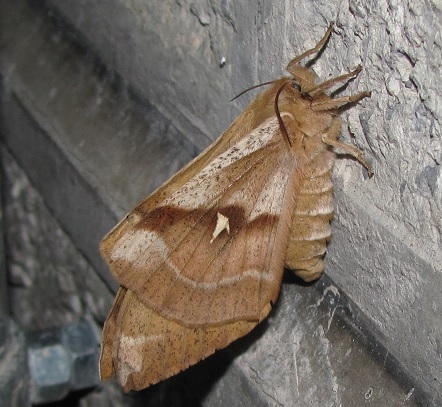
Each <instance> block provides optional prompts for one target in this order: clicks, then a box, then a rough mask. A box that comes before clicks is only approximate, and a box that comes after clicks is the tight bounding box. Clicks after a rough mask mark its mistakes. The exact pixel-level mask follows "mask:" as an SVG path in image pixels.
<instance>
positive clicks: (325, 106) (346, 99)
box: [310, 92, 371, 112]
mask: <svg viewBox="0 0 442 407" xmlns="http://www.w3.org/2000/svg"><path fill="white" fill-rule="evenodd" d="M370 96H371V92H360V93H356V94H355V95H350V96H342V97H339V98H335V99H328V100H322V101H320V102H313V103H311V104H310V107H311V108H312V109H313V110H316V111H318V112H322V111H324V110H331V109H338V108H340V107H342V106H344V105H347V104H349V103H354V102H358V101H359V100H361V99H363V98H366V97H370Z"/></svg>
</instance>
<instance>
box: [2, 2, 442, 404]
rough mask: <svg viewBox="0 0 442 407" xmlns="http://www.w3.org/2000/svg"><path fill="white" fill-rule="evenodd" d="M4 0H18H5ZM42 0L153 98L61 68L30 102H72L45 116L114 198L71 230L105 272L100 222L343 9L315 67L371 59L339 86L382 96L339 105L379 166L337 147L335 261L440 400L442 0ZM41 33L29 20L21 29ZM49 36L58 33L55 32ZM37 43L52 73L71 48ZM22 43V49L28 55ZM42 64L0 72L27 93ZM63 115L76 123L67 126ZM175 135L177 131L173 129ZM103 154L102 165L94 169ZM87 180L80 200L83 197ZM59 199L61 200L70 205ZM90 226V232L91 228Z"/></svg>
mask: <svg viewBox="0 0 442 407" xmlns="http://www.w3.org/2000/svg"><path fill="white" fill-rule="evenodd" d="M3 4H6V5H8V7H9V6H10V4H9V2H7V1H5V0H3ZM11 4H12V3H11ZM16 4H18V5H19V4H21V2H16ZM46 4H47V6H48V7H49V10H51V11H52V12H53V13H54V14H55V15H56V16H57V17H58V18H59V19H61V21H63V24H68V25H69V26H70V29H71V34H72V33H73V35H75V36H76V40H78V41H79V43H81V44H82V45H83V46H84V49H85V50H86V51H85V52H84V49H82V50H80V51H79V53H80V56H79V57H83V58H86V59H87V58H89V59H93V58H95V57H96V56H97V57H98V59H99V60H100V61H101V63H102V64H103V65H104V66H105V67H106V69H107V72H108V73H109V72H110V73H111V75H110V76H111V78H110V79H109V81H110V82H112V83H115V79H118V81H119V83H120V86H121V88H123V89H126V88H127V89H129V92H128V95H133V94H134V95H136V97H137V98H138V100H139V101H141V102H142V103H141V104H142V105H144V106H149V107H148V108H146V110H145V111H141V112H140V111H139V110H137V109H138V108H133V107H130V108H129V107H127V108H126V107H125V110H124V111H119V107H120V106H122V105H124V106H132V105H131V104H130V102H127V100H126V99H125V93H124V92H123V93H122V94H123V96H121V93H117V95H119V96H115V94H114V93H106V92H107V91H106V89H107V88H106V87H105V86H102V85H98V86H95V85H93V84H91V88H90V92H91V94H92V98H89V99H88V100H89V103H91V102H90V100H93V101H95V102H94V104H93V105H90V104H89V105H88V106H87V107H85V108H84V110H75V109H74V107H75V106H77V109H78V106H81V101H82V100H83V99H82V98H85V99H84V100H86V96H91V95H86V94H84V93H80V92H78V90H77V89H76V86H75V85H76V82H75V80H74V82H70V83H65V82H64V81H65V76H63V75H62V72H60V76H59V77H58V76H57V75H56V76H55V77H48V78H46V80H47V81H48V82H49V81H51V82H52V93H51V94H49V95H47V96H46V98H43V99H44V100H46V105H44V106H40V105H38V106H37V108H36V106H30V107H29V106H26V107H27V108H28V109H29V108H33V109H34V110H36V111H37V112H38V113H37V114H40V115H41V114H42V112H47V111H48V109H49V110H50V111H51V112H52V113H51V114H53V115H55V117H60V116H63V119H59V121H57V120H58V119H57V120H56V121H55V125H54V124H51V125H52V126H55V129H56V132H55V133H56V134H57V137H56V139H55V143H57V146H58V147H57V148H60V149H62V150H63V151H64V150H66V151H68V152H69V153H68V157H69V160H70V161H71V162H75V160H78V157H81V160H82V162H81V164H82V166H81V167H82V168H83V170H82V171H84V174H82V177H85V178H86V179H88V180H90V184H91V185H92V188H93V189H94V191H95V192H97V193H98V197H99V204H100V205H103V208H104V209H103V210H102V211H101V212H100V213H102V214H103V213H105V212H106V215H105V216H104V215H102V216H103V219H101V220H100V222H99V226H97V227H95V228H94V227H93V225H91V224H86V225H85V226H84V228H75V227H74V228H73V230H74V235H76V239H77V240H78V241H79V242H80V243H79V245H80V246H81V244H82V243H81V242H82V241H83V242H84V243H83V247H80V248H81V249H82V250H83V252H84V253H85V256H86V257H87V258H88V259H89V260H90V261H91V262H92V264H93V265H94V266H96V269H97V270H98V272H99V274H100V275H101V276H103V278H104V279H105V280H106V281H108V283H109V284H110V285H111V283H110V279H109V276H107V277H106V270H105V268H104V267H103V265H102V264H100V263H99V260H98V259H97V255H96V251H95V248H96V245H95V246H94V241H95V243H96V241H97V240H98V235H100V233H104V232H105V228H106V227H109V226H110V225H111V224H112V222H113V221H114V220H115V218H116V217H117V216H120V215H121V214H122V213H124V212H125V211H127V210H129V209H130V208H131V207H132V206H133V205H134V204H135V203H136V201H137V200H138V199H140V198H142V197H143V196H144V195H146V194H147V193H148V192H149V191H150V190H152V189H153V187H154V186H156V185H158V183H159V182H160V181H161V180H163V179H165V178H167V176H168V175H169V174H170V173H172V172H173V171H174V170H176V168H178V167H179V166H181V165H182V164H183V163H185V162H186V161H187V160H188V159H190V157H191V156H193V155H194V153H195V151H197V150H201V149H202V148H203V147H205V146H206V145H207V144H208V143H209V142H210V140H213V139H214V138H216V137H217V135H219V134H220V133H221V132H222V131H223V129H225V128H226V127H227V125H228V124H229V123H230V122H231V121H232V120H233V118H234V117H235V116H236V115H237V114H238V113H239V112H240V111H241V110H242V109H243V108H244V106H245V105H246V104H247V101H248V100H250V98H252V97H253V96H252V95H246V96H245V97H242V98H241V99H240V100H236V101H234V102H232V103H228V100H229V99H230V98H231V97H232V96H234V95H235V94H237V93H238V92H239V91H241V90H242V89H244V88H247V87H249V86H251V85H253V84H256V83H259V82H263V81H266V80H271V79H273V78H275V77H278V76H280V75H281V74H282V73H283V69H284V66H285V64H286V63H287V62H288V60H289V59H290V58H291V57H293V56H294V55H297V54H299V53H300V52H302V51H303V50H305V49H306V48H308V47H311V46H312V45H314V44H315V43H316V42H317V41H318V40H319V38H320V37H321V36H322V35H323V33H324V32H325V29H326V27H327V26H328V24H329V22H330V21H332V20H334V21H336V27H335V30H334V34H333V36H332V38H331V40H330V42H329V44H328V46H327V49H326V50H325V52H324V53H323V54H322V56H321V58H320V59H319V60H318V61H317V63H316V64H315V70H316V72H317V73H318V74H319V75H320V76H321V77H322V78H327V77H328V76H329V75H337V74H339V73H342V72H345V71H347V70H349V69H351V68H353V67H355V66H356V65H357V64H359V63H361V64H362V65H363V67H364V71H363V73H362V74H361V75H360V76H359V77H358V78H357V79H356V80H355V81H354V82H352V83H351V84H350V85H349V86H348V88H347V89H346V91H345V92H346V93H354V92H356V91H357V90H367V89H370V90H372V92H373V95H372V97H371V99H366V100H364V102H363V103H361V104H359V105H358V106H356V107H354V108H352V109H351V110H349V111H348V113H347V114H346V115H345V119H344V126H343V138H344V140H346V141H347V142H350V143H354V144H355V145H356V146H358V147H359V148H360V149H362V150H363V151H365V152H366V154H367V156H368V158H369V159H370V160H371V161H372V163H373V166H374V170H375V177H374V178H372V179H370V180H367V179H364V177H363V172H362V170H361V168H360V166H359V165H358V164H357V163H355V162H354V161H352V160H345V159H343V160H341V161H339V162H338V164H337V167H336V171H335V175H336V177H335V179H336V182H335V185H336V206H337V211H336V212H337V213H336V219H335V221H334V223H333V232H334V237H333V242H332V244H331V246H330V247H329V252H328V256H327V265H326V273H327V274H328V275H329V276H330V277H331V279H332V280H333V281H334V283H335V284H336V286H337V287H338V288H339V290H341V291H342V292H343V293H345V295H346V296H348V297H349V298H350V300H351V301H352V302H353V303H354V304H355V305H356V307H358V308H359V309H360V310H361V312H362V314H363V315H364V318H366V320H367V321H368V323H369V324H370V326H371V329H372V332H373V333H374V334H375V337H376V338H377V339H378V340H379V341H380V343H382V344H383V345H384V346H385V347H386V349H387V350H388V352H389V353H391V354H392V355H393V356H394V357H395V358H396V359H397V360H398V361H399V363H400V364H401V365H402V366H403V368H404V369H405V370H406V371H407V372H408V373H409V374H410V376H411V377H413V378H414V379H415V380H416V383H418V385H419V386H420V387H422V388H423V389H424V390H425V391H426V392H427V393H428V394H430V395H432V396H430V397H433V401H434V402H435V403H436V402H437V400H439V399H437V397H438V396H437V395H438V394H441V393H442V367H441V366H442V360H441V359H442V356H441V355H442V344H441V338H442V322H441V317H440V315H441V314H442V295H441V293H442V266H441V264H442V254H441V253H442V252H441V233H442V222H441V219H442V175H441V165H440V164H441V160H442V142H441V116H442V107H441V104H440V102H439V101H440V98H441V95H442V85H441V82H440V80H439V76H440V75H439V74H440V70H441V61H442V57H441V45H442V38H441V28H442V27H441V26H442V23H441V21H442V5H441V4H440V2H437V1H436V0H434V1H433V2H431V1H424V0H418V1H413V2H411V1H410V2H396V1H366V2H347V1H343V2H338V1H328V2H321V1H319V2H309V1H303V0H299V1H296V2H287V1H273V2H258V3H251V2H233V1H229V0H223V1H220V2H214V1H211V0H210V1H206V2H203V1H198V2H188V1H185V0H176V1H172V0H166V1H149V2H145V1H137V0H132V1H120V0H109V1H107V2H106V3H103V2H100V1H93V0H89V1H87V2H71V1H64V2H60V1H47V2H46ZM18 5H16V6H14V7H16V8H17V9H18V8H19V7H21V6H18ZM23 10H27V9H26V8H25V6H23V8H22V9H21V12H22V13H24V12H25V11H23ZM26 12H28V11H26ZM16 15H17V16H20V14H19V13H18V12H17V14H16ZM19 20H20V19H19ZM32 35H33V34H32V32H29V33H28V36H29V38H28V40H31V37H32ZM51 41H54V43H57V38H55V39H54V38H51ZM58 41H60V38H58ZM48 42H49V43H50V41H48ZM9 43H10V42H9ZM15 45H17V44H15ZM42 46H43V45H42ZM45 46H48V44H45ZM54 47H55V45H54ZM33 49H35V52H36V54H35V55H33V56H31V57H33V58H35V61H36V64H37V65H38V64H48V66H47V72H48V73H51V74H53V72H54V71H56V67H57V63H60V61H62V60H63V58H62V56H61V54H60V53H58V54H57V52H59V51H57V52H55V53H54V55H53V58H52V59H51V60H40V59H39V57H38V52H39V48H38V47H33ZM17 50H19V47H18V46H15V47H14V48H12V47H11V49H9V48H8V49H7V52H8V55H9V56H10V55H14V52H15V53H16V57H17V59H20V54H19V51H17ZM57 57H58V58H59V60H57ZM28 58H30V56H29V55H22V59H23V60H24V59H28ZM54 68H55V69H54ZM63 69H71V70H72V72H70V75H74V76H70V77H71V78H77V80H78V81H79V82H84V81H85V80H87V79H85V75H86V74H87V73H86V72H85V71H84V70H82V69H81V68H79V67H77V66H76V65H75V63H74V64H72V65H70V66H68V68H65V65H63ZM33 72H34V69H33V66H32V65H31V66H29V67H28V70H27V71H26V72H24V73H22V72H18V73H17V67H15V66H11V65H7V64H6V65H5V64H4V65H3V67H2V75H3V76H4V77H5V78H6V80H5V82H6V83H7V84H8V85H9V86H11V87H12V88H13V89H14V92H15V93H17V94H20V91H22V92H23V93H22V94H25V92H26V89H27V86H31V84H33V83H35V81H36V79H35V78H33V76H32V75H33ZM20 74H21V76H20ZM64 74H66V72H64ZM75 75H77V76H75ZM41 80H42V79H41V78H39V79H38V81H41ZM106 80H107V79H106ZM23 82H24V83H23ZM34 87H35V86H34ZM66 87H68V88H71V90H70V92H71V94H72V98H71V99H70V100H69V101H68V102H69V103H71V105H69V104H64V105H63V106H61V105H60V103H61V102H60V100H59V99H58V98H57V96H58V95H59V94H60V93H61V92H63V91H64V92H66V89H65V88H66ZM42 89H43V88H42ZM46 89H47V87H45V88H44V90H46ZM126 96H127V95H126ZM127 98H128V99H129V96H127ZM25 99H26V98H25ZM28 100H29V99H28ZM126 102H127V103H126ZM29 103H30V105H32V100H31V101H29ZM112 109H113V110H112ZM102 111H104V112H106V113H100V112H102ZM152 111H159V112H160V113H161V114H162V115H163V116H164V118H165V121H164V123H167V124H166V125H162V124H158V125H155V124H152V125H151V127H152V132H153V133H155V134H160V133H161V134H164V132H166V134H167V136H166V138H165V139H162V140H161V143H160V142H158V141H155V140H158V139H157V138H155V136H152V138H150V135H149V134H148V135H145V134H143V133H142V132H138V129H140V127H139V125H137V123H140V122H139V120H141V121H143V120H147V121H152V123H155V122H154V121H153V120H154V119H153V118H152V117H151V116H149V112H152ZM67 112H68V113H67ZM109 112H114V113H109ZM102 114H105V121H107V122H108V127H107V128H103V127H100V128H94V126H93V120H91V118H94V119H97V117H100V115H102ZM43 121H44V120H43ZM65 123H68V124H69V126H68V128H67V129H66V128H65V127H63V129H62V130H60V129H61V127H62V125H63V126H64V125H65ZM128 123H130V125H128ZM86 129H87V131H88V133H85V131H86ZM66 130H67V131H66ZM91 132H93V133H91ZM65 134H66V136H65ZM90 134H94V139H93V140H92V141H91V137H90ZM179 134H181V135H182V136H183V138H181V139H178V137H179ZM177 139H178V144H176V141H177ZM170 140H172V141H170ZM7 143H8V144H13V143H12V141H11V140H7ZM153 145H155V146H156V147H157V149H156V150H153V147H152V146H153ZM17 154H18V153H17ZM150 154H152V155H158V154H165V157H166V158H165V159H163V160H162V166H160V167H154V168H149V166H150V163H151V162H154V161H153V160H150V157H151V155H150ZM109 162H110V163H111V165H110V166H109ZM106 163H108V164H107V169H106V171H104V172H100V171H98V170H97V167H99V166H104V165H106ZM43 164H44V163H43ZM43 164H42V165H43ZM146 168H147V169H146ZM145 171H150V172H149V174H145V173H144V172H145ZM91 174H92V175H91ZM157 174H158V177H157V176H156V175H157ZM86 195H87V194H86V192H84V195H80V197H79V198H78V197H77V198H73V199H74V202H77V204H78V205H81V202H82V201H81V199H82V198H81V197H82V196H86ZM54 202H55V198H54ZM91 205H92V206H93V204H92V203H91ZM54 206H55V212H56V213H57V210H58V213H59V215H60V214H61V213H62V212H63V208H58V209H57V205H56V204H54ZM74 212H75V211H74ZM78 216H79V218H75V215H72V217H71V218H70V219H68V220H66V221H65V222H66V223H67V225H65V227H66V228H69V227H70V226H69V225H71V226H72V224H75V223H76V222H78V221H79V220H78V219H81V216H82V215H81V214H78ZM60 217H62V216H61V215H60ZM112 219H114V220H112ZM78 229H81V230H78ZM93 229H94V230H93ZM97 229H98V230H97ZM89 232H90V233H89ZM92 233H93V234H94V236H95V235H97V238H95V237H94V239H90V238H89V239H86V240H84V239H83V240H82V237H83V236H90V235H91V234H92ZM435 400H436V401H435Z"/></svg>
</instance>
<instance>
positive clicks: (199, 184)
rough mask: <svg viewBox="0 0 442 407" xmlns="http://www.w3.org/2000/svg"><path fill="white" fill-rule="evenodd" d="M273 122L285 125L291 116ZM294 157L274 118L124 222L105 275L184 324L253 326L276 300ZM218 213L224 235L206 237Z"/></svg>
mask: <svg viewBox="0 0 442 407" xmlns="http://www.w3.org/2000/svg"><path fill="white" fill-rule="evenodd" d="M283 118H284V120H285V121H286V123H287V126H288V128H291V125H292V123H291V122H292V121H293V120H294V119H293V117H292V116H291V115H290V114H283ZM303 160H304V158H303V156H302V154H297V152H296V151H295V152H293V151H289V150H287V147H286V145H285V143H284V141H283V139H282V137H281V135H280V130H279V124H278V121H277V120H276V119H275V118H273V119H269V120H266V121H264V122H263V123H261V125H260V126H259V127H258V128H256V129H254V130H253V131H251V132H250V133H249V134H247V135H245V136H244V137H243V138H241V139H237V140H236V143H234V144H231V145H230V146H229V147H228V148H226V149H225V151H223V152H222V153H221V154H220V155H219V156H217V157H215V158H213V159H212V160H211V161H208V162H206V165H205V166H204V167H203V168H201V170H200V171H199V172H197V173H196V174H194V176H193V177H191V178H189V180H188V181H187V182H186V183H184V184H182V185H181V186H180V187H178V188H176V189H175V190H173V191H171V193H170V194H169V195H168V196H167V198H165V199H163V200H157V201H156V202H155V204H156V205H155V209H153V210H151V211H150V212H144V213H139V214H137V216H136V217H134V218H133V219H137V218H138V219H139V220H138V222H137V223H135V224H134V225H132V228H131V229H128V230H126V231H125V233H124V234H119V235H118V239H117V240H116V241H114V242H112V248H111V250H110V257H109V264H110V267H111V270H112V272H113V274H114V275H115V277H116V278H117V279H118V281H119V282H120V284H122V285H123V286H124V287H126V288H128V289H129V290H131V291H133V292H134V293H135V294H136V295H137V296H138V298H139V300H140V301H141V302H142V303H143V304H144V305H145V306H146V307H149V308H150V309H152V310H154V311H155V312H157V313H159V314H160V315H161V316H163V317H165V318H168V319H170V320H172V321H175V322H178V323H181V324H183V325H184V326H188V327H201V326H206V325H208V324H209V325H217V324H221V323H226V322H230V321H238V320H249V321H251V320H258V319H259V315H260V313H261V310H262V309H263V308H264V307H265V306H266V304H268V303H270V302H275V301H276V298H277V295H278V291H279V285H280V281H281V276H282V271H283V265H284V253H285V248H286V245H287V240H288V233H289V226H290V220H291V217H292V213H293V209H294V197H295V196H296V191H297V189H298V187H299V179H300V177H299V174H298V172H299V170H300V168H302V162H303ZM150 199H151V198H148V200H147V201H149V200H150ZM145 203H146V206H149V203H148V202H145ZM141 205H144V203H143V204H141ZM138 208H139V207H138ZM136 210H137V209H136ZM220 212H221V213H223V214H224V216H225V217H227V218H228V220H229V230H230V233H224V234H221V235H219V236H217V238H216V239H213V233H214V229H216V224H217V222H218V213H220ZM124 226H125V227H126V226H127V224H125V225H124ZM117 232H118V229H117ZM111 233H112V234H114V233H115V230H114V231H113V232H111ZM249 242H254V244H249ZM276 248H278V250H275V249H276ZM238 265H239V267H238Z"/></svg>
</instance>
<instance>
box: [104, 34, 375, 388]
mask: <svg viewBox="0 0 442 407" xmlns="http://www.w3.org/2000/svg"><path fill="white" fill-rule="evenodd" d="M332 28H333V25H330V27H329V29H328V30H327V33H326V34H325V36H324V38H322V40H321V41H320V42H319V43H318V44H317V45H316V46H315V47H314V48H313V49H311V50H309V51H306V52H304V53H303V54H302V55H300V56H298V57H296V58H294V59H293V60H292V61H291V62H290V63H289V64H288V66H287V70H288V72H289V73H290V74H291V77H283V78H281V79H279V80H276V81H274V82H272V83H271V86H270V87H269V89H268V90H266V91H265V92H263V93H262V94H261V95H259V96H258V97H256V99H255V100H254V101H253V102H252V103H251V104H250V106H249V107H248V108H247V109H246V110H245V111H244V112H243V113H242V114H241V115H240V116H239V117H238V118H237V119H236V120H235V121H234V122H233V124H232V125H231V126H230V127H229V128H228V129H227V130H226V132H225V133H224V134H223V135H222V136H221V137H220V138H219V139H218V140H217V141H215V142H214V143H213V144H212V145H211V146H210V147H209V148H207V149H206V150H205V151H204V152H203V153H202V154H201V155H199V156H198V157H197V158H195V159H194V160H193V161H192V162H191V163H190V164H188V165H187V166H186V167H185V168H183V169H182V170H181V171H180V172H178V173H177V174H176V175H175V176H173V177H172V178H171V179H170V180H169V181H167V182H166V183H165V184H163V185H162V186H161V187H160V188H158V189H157V190H156V191H155V192H154V193H152V195H150V196H149V197H148V198H146V199H145V200H144V201H142V202H141V203H140V204H139V205H138V206H137V207H136V208H135V209H134V210H133V211H132V212H130V213H129V214H128V215H127V216H126V217H125V218H124V219H123V220H122V221H121V222H120V223H119V224H118V225H117V226H116V227H115V228H114V229H113V230H111V231H110V232H109V234H107V235H106V236H105V237H104V238H103V240H102V242H101V245H100V250H101V254H102V256H103V258H104V259H105V261H106V262H107V263H108V264H109V267H110V270H111V272H112V274H113V275H114V276H115V278H116V279H117V280H118V282H119V283H120V289H119V290H118V293H117V297H116V299H115V302H114V305H113V307H112V309H111V311H110V314H109V316H108V318H107V320H106V323H105V325H104V329H103V338H102V348H101V358H100V376H101V378H102V379H107V378H110V377H112V376H113V375H114V374H116V376H117V379H118V381H119V383H120V384H121V386H123V388H124V390H125V391H129V390H139V389H142V388H145V387H147V386H149V385H151V384H154V383H157V382H159V381H161V380H163V379H166V378H168V377H170V376H172V375H174V374H176V373H178V372H180V371H181V370H184V369H186V368H187V367H189V366H191V365H193V364H195V363H197V362H198V361H200V360H201V359H204V358H206V357H207V356H209V355H211V354H212V353H214V352H215V351H216V350H217V349H220V348H224V347H225V346H227V345H228V344H230V343H231V342H232V341H234V340H236V339H238V338H239V337H241V336H243V335H245V334H247V333H248V332H249V331H251V330H252V329H253V328H254V327H255V326H256V325H257V324H258V323H259V322H260V321H262V320H263V319H264V318H266V317H267V315H268V314H269V312H270V310H271V309H272V306H273V304H274V303H275V302H276V299H277V297H278V293H279V289H280V284H281V278H282V273H283V270H284V266H285V267H287V268H290V269H292V270H293V271H294V272H295V274H297V275H298V276H300V277H301V278H303V279H304V280H306V281H312V280H315V279H317V278H319V277H320V275H321V274H322V272H323V269H324V264H323V257H324V254H325V250H326V245H327V243H328V242H329V240H330V236H331V230H330V221H331V219H332V217H333V201H332V193H333V184H332V181H331V171H332V168H333V163H334V160H335V152H334V149H335V148H340V149H342V150H344V151H345V152H346V153H349V154H351V155H352V156H354V157H356V158H357V159H358V160H359V161H360V162H361V163H362V164H363V165H364V166H365V167H366V168H367V170H368V171H369V173H370V174H371V173H372V171H371V168H370V166H369V164H368V163H367V162H366V161H365V159H364V158H363V157H362V153H361V152H360V151H359V150H357V149H356V148H354V147H351V146H348V145H346V144H342V143H340V142H339V141H338V138H339V135H340V127H341V121H340V119H339V116H338V114H339V109H340V108H341V107H343V106H345V105H348V104H350V103H352V102H357V101H359V100H360V99H362V98H364V97H366V96H369V95H370V93H369V92H361V93H358V94H356V95H352V96H344V97H337V98H331V97H330V96H328V95H327V94H326V93H325V90H326V89H328V88H330V87H331V86H332V85H334V84H336V83H339V82H342V81H345V80H349V79H351V78H354V77H356V76H357V75H358V73H359V72H360V70H361V68H360V67H358V68H357V69H355V70H354V71H352V72H350V73H348V74H345V75H342V76H338V77H336V78H334V79H330V80H327V81H325V82H322V83H321V84H319V85H318V84H316V83H315V80H316V74H315V73H314V72H313V70H312V69H310V68H307V67H304V66H301V65H300V64H299V63H300V61H301V60H303V59H304V58H306V57H308V56H310V55H312V54H315V53H317V52H318V51H319V50H320V49H321V48H322V47H323V46H324V44H325V43H326V41H327V39H328V38H329V36H330V34H331V32H332Z"/></svg>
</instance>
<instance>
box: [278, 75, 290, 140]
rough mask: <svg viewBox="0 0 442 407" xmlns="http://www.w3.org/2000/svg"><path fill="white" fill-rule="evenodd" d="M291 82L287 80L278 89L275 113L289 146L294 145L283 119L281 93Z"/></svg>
mask: <svg viewBox="0 0 442 407" xmlns="http://www.w3.org/2000/svg"><path fill="white" fill-rule="evenodd" d="M288 83H290V82H285V83H284V84H283V85H281V87H280V88H279V89H278V91H277V92H276V95H275V114H276V117H277V118H278V123H279V128H280V129H281V133H282V135H283V137H284V140H285V141H286V143H287V144H288V146H289V148H290V147H291V146H292V142H291V141H290V137H289V133H288V131H287V128H286V127H285V124H284V120H282V117H281V112H280V111H279V106H278V105H279V95H280V94H281V92H282V90H283V89H284V86H285V85H287V84H288Z"/></svg>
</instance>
